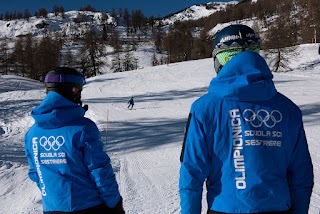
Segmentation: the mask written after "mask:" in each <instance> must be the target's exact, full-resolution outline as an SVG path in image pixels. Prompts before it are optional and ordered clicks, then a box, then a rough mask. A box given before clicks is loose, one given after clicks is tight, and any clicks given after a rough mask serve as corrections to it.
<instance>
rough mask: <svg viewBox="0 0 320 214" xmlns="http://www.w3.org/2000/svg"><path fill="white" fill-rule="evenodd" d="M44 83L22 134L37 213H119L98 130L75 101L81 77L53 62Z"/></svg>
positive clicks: (114, 183) (121, 211)
mask: <svg viewBox="0 0 320 214" xmlns="http://www.w3.org/2000/svg"><path fill="white" fill-rule="evenodd" d="M44 82H45V87H46V93H47V96H46V97H45V98H44V100H43V101H42V102H41V104H40V105H39V106H37V107H35V108H34V109H33V111H32V113H31V116H32V117H33V118H34V120H35V124H34V125H33V126H32V127H31V128H30V129H29V130H28V132H27V133H26V135H25V150H26V156H27V158H28V163H29V167H30V168H29V173H28V176H29V178H30V179H31V180H32V181H34V182H35V183H36V184H37V186H38V187H39V189H40V191H41V195H42V205H43V213H44V214H58V213H68V214H71V213H77V214H80V213H82V214H102V213H103V214H124V213H125V211H124V209H123V206H122V197H121V195H120V193H119V190H118V184H117V181H116V178H115V175H114V172H113V169H112V166H111V164H110V158H109V156H108V155H107V154H106V153H105V152H104V151H103V144H102V142H101V136H100V132H99V130H98V128H97V126H96V124H95V123H94V122H92V121H91V120H90V119H88V118H86V117H84V115H85V111H86V109H87V107H86V106H84V107H82V106H81V105H80V104H81V91H82V87H83V85H84V84H85V79H84V76H83V75H82V73H80V72H78V71H77V70H75V69H72V68H67V67H59V68H55V69H54V70H52V71H49V72H48V74H47V75H46V77H45V80H44Z"/></svg>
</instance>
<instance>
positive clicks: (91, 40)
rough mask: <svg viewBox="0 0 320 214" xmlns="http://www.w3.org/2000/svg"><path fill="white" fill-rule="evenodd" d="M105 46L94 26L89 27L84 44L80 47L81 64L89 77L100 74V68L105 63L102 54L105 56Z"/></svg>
mask: <svg viewBox="0 0 320 214" xmlns="http://www.w3.org/2000/svg"><path fill="white" fill-rule="evenodd" d="M103 52H104V46H103V43H102V42H101V40H99V37H98V36H97V33H96V32H95V31H94V29H93V28H89V29H87V31H86V33H85V36H84V41H83V46H82V47H81V49H80V52H79V54H80V59H81V61H80V64H81V66H82V70H83V71H84V73H85V75H86V76H87V77H91V76H96V75H98V74H100V68H101V66H102V65H103V64H104V63H103V62H102V61H101V56H103Z"/></svg>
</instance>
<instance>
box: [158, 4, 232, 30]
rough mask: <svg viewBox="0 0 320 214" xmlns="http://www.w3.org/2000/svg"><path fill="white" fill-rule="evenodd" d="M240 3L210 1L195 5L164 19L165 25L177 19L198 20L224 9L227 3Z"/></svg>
mask: <svg viewBox="0 0 320 214" xmlns="http://www.w3.org/2000/svg"><path fill="white" fill-rule="evenodd" d="M230 4H238V1H231V2H209V3H207V4H201V5H193V6H191V7H189V8H187V9H185V10H183V11H181V12H178V13H175V14H173V15H172V16H170V17H168V18H165V19H163V20H162V21H163V23H164V24H165V25H170V24H173V23H174V22H176V21H187V20H197V19H200V18H203V17H207V16H210V15H211V14H213V13H215V12H217V11H220V10H223V9H225V8H226V6H227V5H230Z"/></svg>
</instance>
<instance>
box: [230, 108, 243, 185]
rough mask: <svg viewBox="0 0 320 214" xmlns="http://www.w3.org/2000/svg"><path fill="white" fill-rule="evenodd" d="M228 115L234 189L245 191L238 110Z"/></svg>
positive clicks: (231, 111) (233, 110)
mask: <svg viewBox="0 0 320 214" xmlns="http://www.w3.org/2000/svg"><path fill="white" fill-rule="evenodd" d="M229 115H230V119H231V126H232V148H233V164H234V170H235V172H236V177H235V180H236V188H237V189H245V188H246V187H247V183H246V168H245V161H244V160H245V159H244V155H243V154H242V150H243V139H242V130H241V120H240V113H239V109H232V110H230V111H229Z"/></svg>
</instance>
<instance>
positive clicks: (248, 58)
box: [209, 51, 277, 101]
mask: <svg viewBox="0 0 320 214" xmlns="http://www.w3.org/2000/svg"><path fill="white" fill-rule="evenodd" d="M272 78H273V75H272V73H271V71H270V69H269V67H268V65H267V63H266V61H265V60H264V59H263V57H261V56H260V55H259V54H258V53H255V52H252V51H244V52H241V53H239V54H237V55H236V56H234V57H233V58H232V59H231V60H230V61H229V62H228V63H227V64H226V65H225V66H223V68H222V69H221V71H220V72H219V73H218V75H217V77H216V78H214V79H213V80H212V81H211V83H210V86H209V93H214V94H216V95H218V96H221V97H226V98H229V99H230V100H238V101H263V100H268V99H271V98H272V97H273V96H274V95H275V94H276V93H277V90H276V88H275V86H274V83H273V81H272Z"/></svg>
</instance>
